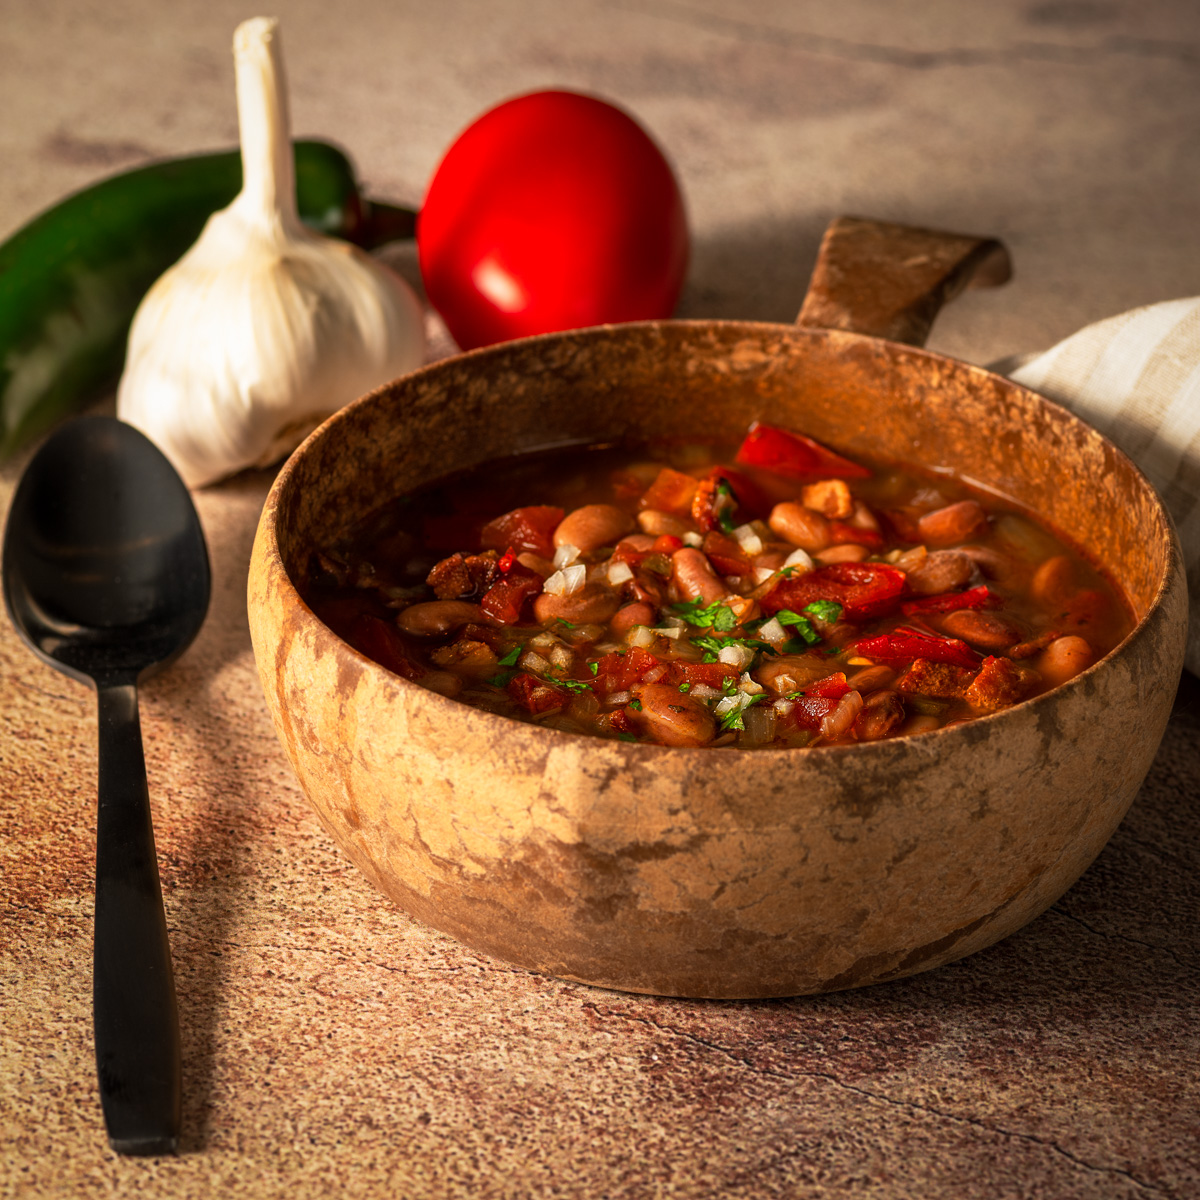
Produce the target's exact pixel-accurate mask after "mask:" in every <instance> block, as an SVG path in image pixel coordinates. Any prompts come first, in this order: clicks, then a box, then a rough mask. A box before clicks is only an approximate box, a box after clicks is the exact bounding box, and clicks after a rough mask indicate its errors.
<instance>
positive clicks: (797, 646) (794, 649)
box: [783, 638, 808, 654]
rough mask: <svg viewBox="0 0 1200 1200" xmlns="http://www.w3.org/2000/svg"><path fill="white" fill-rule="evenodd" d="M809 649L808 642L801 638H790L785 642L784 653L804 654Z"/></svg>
mask: <svg viewBox="0 0 1200 1200" xmlns="http://www.w3.org/2000/svg"><path fill="white" fill-rule="evenodd" d="M807 649H808V643H807V642H804V641H801V640H800V638H789V639H788V640H787V641H786V642H784V643H783V652H784V654H803V653H804V652H805V651H806V650H807Z"/></svg>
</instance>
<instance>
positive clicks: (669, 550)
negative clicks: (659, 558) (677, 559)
mask: <svg viewBox="0 0 1200 1200" xmlns="http://www.w3.org/2000/svg"><path fill="white" fill-rule="evenodd" d="M682 549H683V538H677V537H675V536H674V535H673V534H670V533H664V534H662V535H660V536H659V537H656V538H655V539H654V545H653V546H651V547H650V553H651V554H674V553H675V551H676V550H682ZM614 557H615V556H614Z"/></svg>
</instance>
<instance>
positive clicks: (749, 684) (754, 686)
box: [738, 672, 767, 696]
mask: <svg viewBox="0 0 1200 1200" xmlns="http://www.w3.org/2000/svg"><path fill="white" fill-rule="evenodd" d="M766 690H767V689H766V688H764V687H763V685H762V684H761V683H759V682H758V680H756V679H751V678H750V674H749V672H746V673H745V674H743V675H742V678H741V680H740V681H739V682H738V691H739V692H742V693H743V694H744V695H747V696H761V695H762V694H763V692H765V691H766Z"/></svg>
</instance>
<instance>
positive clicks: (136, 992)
mask: <svg viewBox="0 0 1200 1200" xmlns="http://www.w3.org/2000/svg"><path fill="white" fill-rule="evenodd" d="M3 569H4V599H5V602H6V603H7V605H8V611H9V613H10V614H11V616H12V619H13V622H14V624H15V625H16V627H17V629H18V631H19V632H20V634H21V636H22V637H23V638H24V639H25V641H26V642H28V643H29V645H30V646H31V647H32V648H33V650H34V652H35V653H36V654H38V656H39V657H41V658H43V659H45V661H46V662H48V663H49V664H50V665H51V666H52V667H55V668H57V669H58V670H60V671H62V672H64V673H65V674H67V675H70V676H71V677H72V678H73V679H77V680H79V681H81V682H85V683H86V682H89V681H90V682H93V683H94V684H95V685H96V691H97V693H98V696H99V702H100V720H99V742H100V783H99V793H100V804H99V815H98V827H97V832H96V929H95V947H94V957H93V973H92V1012H93V1021H94V1029H95V1038H96V1068H97V1072H98V1074H99V1077H100V1100H101V1103H102V1105H103V1108H104V1123H105V1125H106V1126H107V1129H108V1140H109V1144H110V1145H111V1146H112V1148H113V1149H114V1150H115V1151H117V1153H119V1154H165V1153H170V1152H173V1151H174V1150H175V1148H176V1145H177V1141H178V1137H179V1108H180V1092H181V1085H180V1066H179V1015H178V1012H177V1010H176V1007H175V984H174V980H173V978H172V974H171V949H170V946H169V944H168V942H167V923H166V918H165V916H164V914H163V903H162V891H161V889H160V887H159V882H158V863H157V858H156V855H155V850H154V830H153V828H152V827H151V824H150V799H149V793H148V791H147V788H146V762H145V758H144V756H143V754H142V735H141V727H140V725H139V723H138V706H137V684H138V680H139V679H141V678H142V677H143V676H145V675H146V674H148V673H149V672H150V671H151V670H152V669H154V668H158V667H162V666H164V665H166V664H167V663H169V662H170V661H171V660H172V659H174V658H176V657H177V656H178V655H179V654H181V653H182V652H183V651H184V649H186V647H187V646H188V644H189V643H190V642H191V640H192V639H193V638H194V637H195V636H196V633H197V632H198V631H199V629H200V626H201V624H202V623H203V621H204V614H205V612H206V611H207V609H208V598H209V590H210V577H209V568H208V553H207V551H206V549H205V546H204V534H203V532H202V531H201V528H200V522H199V520H198V518H197V516H196V510H195V508H194V507H193V505H192V499H191V497H190V496H189V495H188V491H187V488H185V487H184V485H183V482H182V481H181V480H180V478H179V476H178V475H177V474H176V473H175V470H174V468H173V467H172V466H171V464H170V463H169V462H167V460H166V459H165V458H164V457H163V455H162V453H161V452H160V451H159V450H158V449H157V448H156V447H155V446H154V444H153V443H152V442H150V441H149V440H147V439H146V438H145V437H144V436H143V435H142V434H140V433H139V432H138V431H137V430H136V429H134V428H133V427H132V426H130V425H125V424H123V423H122V422H120V421H117V420H114V419H113V418H111V417H81V418H79V419H78V420H74V421H71V422H69V423H68V424H67V425H65V426H63V427H62V428H61V429H60V430H59V431H58V432H57V433H56V434H54V435H53V436H52V437H51V438H50V439H49V440H48V441H47V442H46V443H45V444H44V445H43V446H42V448H41V449H40V450H39V451H38V453H37V454H36V455H35V456H34V458H33V461H32V462H31V463H30V464H29V466H28V468H27V469H26V471H25V474H24V475H23V476H22V478H21V482H20V484H19V485H18V486H17V492H16V495H15V497H14V498H13V504H12V509H11V511H10V512H9V517H8V526H7V528H6V529H5V532H4V559H3Z"/></svg>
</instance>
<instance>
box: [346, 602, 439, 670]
mask: <svg viewBox="0 0 1200 1200" xmlns="http://www.w3.org/2000/svg"><path fill="white" fill-rule="evenodd" d="M350 644H351V645H352V646H353V647H354V648H355V650H357V651H359V652H360V653H362V654H365V655H366V656H367V657H368V658H373V659H374V660H375V661H376V662H377V663H379V664H380V665H381V666H384V667H387V669H388V670H389V671H394V672H395V673H396V674H397V675H400V676H402V677H403V678H405V679H420V678H421V676H422V675H424V674H425V668H424V667H423V666H421V664H420V663H417V662H414V661H413V660H412V659H411V658H409V656H408V650H407V648H406V647H405V645H404V639H403V638H402V637H401V636H400V631H399V630H398V629H397V628H396V627H395V626H394V625H392V624H390V623H389V622H387V621H384V620H382V619H381V618H379V617H369V616H363V617H359V618H358V620H356V621H355V622H354V628H353V629H352V630H351V631H350Z"/></svg>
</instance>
